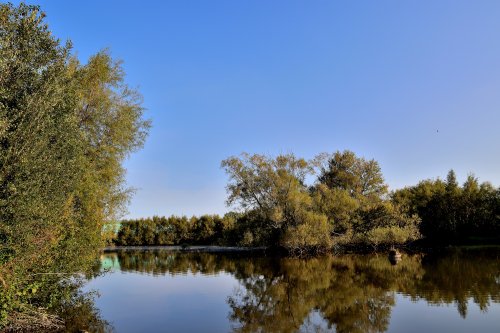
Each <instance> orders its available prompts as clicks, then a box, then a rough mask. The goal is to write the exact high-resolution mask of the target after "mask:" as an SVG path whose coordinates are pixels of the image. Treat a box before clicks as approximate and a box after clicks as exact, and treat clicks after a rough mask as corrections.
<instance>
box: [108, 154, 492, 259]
mask: <svg viewBox="0 0 500 333" xmlns="http://www.w3.org/2000/svg"><path fill="white" fill-rule="evenodd" d="M222 167H223V168H224V169H225V170H226V172H227V173H228V175H229V184H228V186H227V190H228V194H229V196H228V201H227V202H228V204H229V205H233V207H236V208H237V209H238V213H235V212H232V213H228V214H226V215H225V216H224V217H219V216H202V217H199V218H196V217H193V218H190V219H188V218H186V217H180V218H179V217H170V218H160V217H154V218H152V219H141V220H136V221H124V222H123V223H122V226H121V228H120V231H119V233H118V235H117V237H116V239H115V243H116V244H119V245H179V244H204V245H209V244H217V245H238V246H272V247H281V248H284V249H286V250H288V251H289V252H292V253H302V252H322V251H325V250H328V249H330V248H332V247H344V248H345V247H360V246H365V247H366V246H368V247H373V248H377V247H380V246H395V245H402V244H407V243H409V242H413V241H416V240H422V239H427V240H430V241H432V242H433V243H435V244H436V243H437V244H441V245H447V244H449V243H450V242H464V241H466V240H470V239H474V237H476V238H478V237H483V238H484V237H490V238H492V237H493V240H494V241H498V239H499V238H500V222H499V221H500V190H499V189H497V188H494V187H493V186H492V185H491V184H489V183H482V184H479V182H478V180H477V178H475V177H474V176H472V175H471V176H469V177H468V178H467V180H466V181H465V182H464V184H463V186H459V185H458V183H457V181H456V176H455V173H454V172H453V171H450V173H449V174H448V176H447V179H446V181H442V180H440V179H437V180H425V181H422V182H420V183H419V184H418V185H416V186H413V187H407V188H404V189H400V190H397V191H394V192H392V193H389V191H388V186H387V185H386V184H385V182H384V178H383V176H382V172H381V169H380V166H379V164H378V163H377V162H376V161H375V160H366V159H364V158H361V157H357V156H356V155H355V154H354V153H353V152H351V151H343V152H339V151H338V152H335V153H334V154H321V155H319V156H317V157H316V158H315V159H313V160H310V161H306V160H305V159H301V158H297V157H295V156H294V155H293V154H286V155H280V156H277V157H275V158H272V157H268V156H263V155H249V154H243V155H242V156H240V157H230V158H228V159H226V160H224V161H223V162H222ZM311 176H315V178H314V181H313V183H312V184H307V182H306V180H310V179H311ZM495 238H496V240H495ZM476 241H477V240H476Z"/></svg>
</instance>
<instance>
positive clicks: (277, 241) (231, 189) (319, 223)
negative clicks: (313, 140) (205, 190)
mask: <svg viewBox="0 0 500 333" xmlns="http://www.w3.org/2000/svg"><path fill="white" fill-rule="evenodd" d="M222 167H223V168H224V169H225V170H226V172H227V173H228V175H229V178H230V182H229V184H228V186H227V190H228V193H229V198H228V204H238V205H239V206H240V207H241V208H242V209H243V210H244V211H246V212H247V213H249V212H251V214H252V215H253V216H254V218H253V220H254V221H255V222H256V225H255V227H256V228H255V229H257V228H258V229H259V233H264V234H266V235H267V237H266V236H264V237H257V238H261V239H266V238H267V239H268V242H267V245H271V246H277V245H280V246H283V247H285V248H287V249H288V250H290V251H296V250H297V249H298V248H307V247H311V248H314V249H317V248H320V247H322V248H328V246H329V242H328V241H325V240H326V239H328V237H329V230H328V229H329V228H328V227H327V224H326V217H325V216H324V215H323V214H321V213H317V212H314V210H313V209H314V205H313V200H312V198H311V196H310V193H309V191H308V188H307V186H306V185H305V179H306V176H307V175H309V174H311V173H312V172H313V168H312V165H311V163H310V162H307V161H306V160H304V159H302V158H296V157H295V156H294V155H293V154H287V155H279V156H277V157H276V158H271V157H267V156H263V155H257V154H256V155H248V154H242V156H241V158H238V157H230V158H228V159H226V160H224V161H222ZM318 227H319V228H318ZM294 233H297V234H296V235H295V236H292V235H294ZM255 234H256V233H255V230H247V231H246V232H245V236H244V243H248V242H249V241H250V240H251V241H252V242H255V238H256V237H255Z"/></svg>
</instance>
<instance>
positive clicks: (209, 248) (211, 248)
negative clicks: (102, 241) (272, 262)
mask: <svg viewBox="0 0 500 333" xmlns="http://www.w3.org/2000/svg"><path fill="white" fill-rule="evenodd" d="M269 249H270V248H269V247H266V246H259V247H243V246H217V245H192V246H181V245H149V246H148V245H141V246H107V247H105V248H103V252H114V251H155V250H162V251H172V252H204V253H235V252H264V251H266V250H269Z"/></svg>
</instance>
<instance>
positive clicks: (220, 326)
mask: <svg viewBox="0 0 500 333" xmlns="http://www.w3.org/2000/svg"><path fill="white" fill-rule="evenodd" d="M342 258H343V257H329V258H327V257H325V258H319V259H318V260H316V259H314V260H311V261H309V262H308V263H306V261H302V260H301V261H298V260H285V259H284V260H280V261H279V263H278V262H276V261H273V260H271V261H268V259H263V258H260V259H259V258H248V257H247V258H237V257H233V258H231V257H225V256H223V255H220V256H219V255H208V254H202V255H196V254H192V255H189V256H188V255H174V254H170V253H162V252H158V253H146V252H144V253H142V252H137V253H122V254H121V255H120V256H118V255H117V254H116V253H111V254H106V255H103V256H102V257H101V264H102V269H105V270H109V272H108V273H107V274H104V275H101V276H98V277H97V278H95V279H93V280H91V281H90V282H89V283H88V285H87V286H86V288H85V289H86V290H97V291H98V292H99V294H100V295H101V296H100V297H99V298H97V299H96V306H97V308H99V309H100V311H101V315H102V317H103V318H104V319H105V320H107V321H109V322H110V323H111V324H112V325H113V326H114V327H115V329H116V331H117V332H119V333H120V332H229V331H231V330H233V329H234V328H237V327H239V326H240V324H241V322H238V321H230V320H229V316H230V315H231V314H232V313H233V312H232V310H234V309H232V308H231V307H230V306H229V304H228V302H229V299H230V298H235V299H236V300H239V301H240V302H241V300H242V298H241V297H244V296H245V295H247V296H248V295H250V296H251V299H253V300H255V301H256V302H255V303H253V305H255V307H253V308H252V301H249V302H247V303H245V302H242V303H240V304H241V305H242V306H243V307H239V308H238V310H243V312H244V313H246V312H248V313H249V314H252V313H253V315H254V316H253V317H252V316H251V315H250V316H247V315H246V314H244V315H243V318H244V320H247V319H248V321H247V324H248V323H251V322H252V321H254V320H257V321H258V322H259V324H258V325H257V326H256V327H262V326H259V325H260V322H261V320H264V321H263V322H266V321H265V320H266V319H265V316H266V315H271V316H272V317H271V318H268V319H270V321H267V322H266V324H263V325H264V327H274V326H273V325H274V324H275V323H283V320H286V321H290V320H294V319H293V318H291V317H289V314H285V312H287V311H288V310H289V308H288V306H290V304H288V305H286V304H285V305H286V306H285V307H283V304H281V305H279V304H280V302H281V303H283V302H284V303H287V299H288V298H286V297H285V298H283V299H281V298H280V295H281V296H283V295H282V292H281V291H280V290H281V289H280V288H277V287H278V286H276V284H277V283H278V281H281V282H282V283H285V281H284V280H287V281H288V282H286V283H289V282H290V281H292V282H290V284H289V285H287V288H289V289H286V288H285V289H284V290H286V293H290V294H291V295H292V297H291V298H289V299H288V301H290V302H292V308H294V309H295V312H293V311H292V312H293V313H294V316H295V315H297V314H299V315H298V316H296V317H297V318H295V319H296V320H298V321H299V322H298V323H295V324H296V325H292V327H300V331H301V332H334V331H335V325H337V324H338V321H339V320H340V321H341V322H342V321H343V319H347V321H344V330H345V328H346V327H350V326H348V325H347V326H346V325H345V322H349V320H350V319H352V320H354V322H353V326H351V328H361V327H364V328H365V329H367V327H371V329H372V330H373V329H375V327H385V328H386V329H387V332H425V333H432V332H478V333H479V332H496V333H498V332H499V331H500V330H499V329H500V303H498V301H497V303H494V302H491V301H490V302H488V301H487V300H488V298H490V297H497V296H496V295H498V288H497V287H496V285H498V283H496V284H495V282H497V279H495V278H494V277H495V276H496V273H495V272H496V271H497V268H495V267H496V264H495V262H496V261H495V260H494V258H493V259H491V258H490V259H488V260H486V259H485V257H481V256H478V257H476V260H474V261H472V262H471V261H467V262H468V263H469V265H473V266H468V264H467V263H466V261H464V264H463V265H462V266H459V267H461V268H460V269H458V270H457V271H456V272H459V271H461V272H462V273H463V275H462V274H459V275H460V276H458V275H456V274H452V275H449V276H448V277H450V278H451V279H450V280H446V281H449V286H447V287H444V288H443V286H442V285H440V284H439V282H440V278H441V277H443V275H442V274H441V273H440V272H442V267H449V266H447V264H449V263H450V262H454V261H453V260H451V261H450V260H442V261H440V264H439V265H437V264H436V265H429V264H427V265H426V266H425V269H426V270H427V273H426V275H425V278H423V280H422V281H424V282H425V284H424V285H425V286H426V287H424V289H419V288H417V289H416V290H415V289H412V288H411V287H410V286H411V283H412V281H413V280H414V279H416V278H417V275H415V274H419V277H420V278H422V276H421V274H422V267H423V266H421V264H420V261H418V260H417V261H415V262H413V263H414V264H417V266H416V267H413V266H412V265H411V264H412V261H411V258H410V257H408V258H406V261H405V262H404V264H405V265H406V266H404V265H403V266H401V265H398V266H390V264H389V263H386V262H385V261H384V258H379V257H377V256H359V257H356V258H354V257H351V259H356V260H354V261H350V260H347V261H345V263H351V264H352V263H357V265H358V266H356V267H358V269H360V270H353V267H354V266H353V267H351V268H350V269H349V270H348V271H346V273H344V271H343V268H342V267H344V266H342V265H340V266H329V265H328V264H327V263H330V264H332V263H334V264H339V263H342V262H343V261H342ZM446 258H448V259H450V258H451V259H453V258H455V259H456V258H458V257H444V259H446ZM481 258H482V261H481V260H480V259H481ZM223 259H224V260H223ZM328 259H329V260H331V261H328ZM344 259H345V258H344ZM413 259H415V257H414V258H413ZM463 259H464V258H462V260H463ZM120 260H121V262H120ZM259 260H261V261H259ZM262 260H264V261H262ZM469 260H470V258H469ZM485 260H486V261H485ZM492 260H493V261H492ZM259 262H260V264H259ZM273 265H278V266H280V269H278V270H276V271H274V270H271V271H266V268H267V269H269V268H270V267H272V266H273ZM363 265H365V266H363ZM492 265H493V266H492ZM250 267H253V268H252V269H250ZM328 267H329V268H328ZM345 267H348V266H345ZM363 267H364V268H363ZM412 267H413V270H412ZM440 267H441V268H440ZM487 267H489V268H488V269H489V270H488V269H487ZM247 268H248V270H247ZM396 268H398V270H397V271H396V272H393V270H394V269H396ZM455 268H457V267H455ZM465 268H468V269H467V270H465ZM228 269H229V270H231V272H232V273H228V272H227V270H228ZM407 269H408V271H407V272H406V273H405V271H406V270H407ZM478 269H479V271H478ZM199 270H201V271H204V272H208V273H209V274H203V273H199V272H198V273H192V272H193V271H199ZM179 272H181V273H179ZM186 272H187V273H186ZM235 272H236V273H235ZM349 272H350V273H349ZM431 272H433V273H432V274H430V273H431ZM485 272H486V276H485V275H484V274H485ZM487 272H489V273H493V274H489V273H487ZM476 273H477V274H478V275H474V274H476ZM232 274H236V276H238V278H239V279H241V280H240V281H238V280H237V279H236V278H235V277H234V275H232ZM249 274H250V275H249ZM262 274H265V275H262ZM281 274H284V275H281ZM307 274H309V276H308V277H307V278H305V275H307ZM365 274H368V275H367V276H371V277H372V280H370V279H366V276H365V278H361V280H359V281H363V283H365V284H362V285H360V284H357V282H356V281H357V278H358V277H361V276H364V275H365ZM273 275H274V276H275V277H279V278H271V276H273ZM386 275H387V276H386ZM403 276H404V277H403ZM467 276H469V278H468V279H467V278H466V277H467ZM471 276H472V277H474V279H472V280H471V279H470V277H471ZM376 277H378V278H377V280H373V279H375V278H376ZM400 277H401V279H399V278H400ZM452 277H454V278H452ZM304 278H305V279H304ZM318 278H319V279H318ZM344 278H349V279H353V280H352V281H353V283H351V284H343V283H337V282H339V281H341V280H342V279H344ZM396 278H397V279H398V281H399V282H401V283H402V284H400V285H399V286H400V287H393V288H397V289H392V290H387V291H386V292H385V293H384V289H383V288H384V287H382V286H384V285H385V283H390V282H391V281H392V282H394V279H396ZM324 279H326V280H328V281H329V282H328V284H327V285H328V289H325V290H324V292H326V293H328V295H326V294H324V293H321V292H320V293H319V294H317V295H316V296H314V293H312V294H309V292H310V291H311V290H313V291H314V288H316V287H318V288H319V289H318V290H322V288H324V287H325V285H323V284H322V282H321V281H323V280H324ZM378 279H380V281H379V280H378ZM492 279H493V280H492ZM302 280H303V282H301V281H302ZM244 281H246V282H244ZM359 281H358V282H359ZM370 281H374V284H375V285H377V282H379V283H380V286H379V287H376V288H375V289H373V288H374V286H369V285H366V283H368V284H371V282H370ZM384 281H385V282H384ZM488 281H493V285H489V286H488ZM257 282H258V283H257ZM318 282H319V284H318ZM441 282H442V281H441ZM245 283H247V284H246V286H247V287H248V288H250V289H252V288H253V286H255V285H256V284H259V285H260V284H261V283H262V286H261V287H263V288H258V287H257V288H255V289H254V290H251V291H247V290H246V289H245V287H244V285H245ZM248 283H249V284H248ZM296 283H297V284H296ZM302 283H303V284H302ZM394 285H397V284H394ZM309 286H310V287H311V288H309ZM351 286H352V288H351ZM429 286H432V288H428V287H429ZM401 287H402V288H403V289H407V290H409V291H414V292H416V294H415V295H417V296H415V295H414V297H415V298H414V299H412V298H411V296H410V293H407V292H405V293H400V292H399V291H400V290H401V289H400V288H401ZM336 288H337V289H336ZM454 288H456V289H454ZM464 288H465V289H464ZM470 288H472V289H476V291H477V294H474V293H472V289H470ZM310 289H311V290H310ZM341 289H342V290H341ZM343 289H347V290H343ZM351 289H352V290H351ZM394 290H396V291H398V292H394ZM237 291H239V293H238V292H237ZM295 291H296V292H297V293H295ZM351 292H354V293H356V292H360V294H355V295H357V296H356V297H355V298H354V301H355V302H356V303H357V304H358V305H359V306H358V305H354V303H352V301H353V300H351V301H350V302H351V303H349V301H348V303H347V304H346V306H347V308H346V309H347V310H346V312H345V313H344V312H343V311H344V310H342V309H340V308H339V310H337V312H335V311H333V312H331V313H330V316H332V315H333V316H334V317H335V316H337V315H339V316H340V317H336V318H337V319H333V321H332V318H330V320H331V322H332V323H335V324H333V326H332V325H331V324H330V323H329V321H328V320H327V319H325V318H328V317H327V316H325V314H324V313H323V312H322V309H323V308H324V307H329V305H332V304H335V303H336V302H337V301H338V302H339V303H338V304H337V306H339V305H340V307H341V308H343V304H344V303H342V302H343V299H344V298H345V297H347V300H348V299H349V297H348V296H349V294H350V293H351ZM379 292H381V293H379ZM260 293H261V294H260ZM363 295H364V296H363ZM383 295H388V296H389V297H388V299H387V303H384V302H385V301H382V303H378V306H381V307H380V308H379V310H375V312H373V311H367V310H366V309H367V308H369V307H370V306H369V305H367V304H365V305H364V302H365V301H366V300H367V299H371V298H372V297H375V298H374V299H372V300H374V301H375V303H376V301H377V299H378V300H379V301H381V300H383V298H384V296H383ZM460 295H462V296H460ZM471 295H476V296H477V295H479V296H477V297H479V298H481V297H482V296H485V297H486V299H484V301H485V302H486V303H483V306H485V308H487V310H486V311H482V310H481V309H480V307H479V305H478V303H477V302H479V301H478V300H473V298H472V297H471ZM268 296H269V297H270V298H266V297H268ZM318 296H319V298H318ZM476 296H474V297H476ZM253 297H255V298H253ZM260 297H262V298H260ZM310 297H316V298H315V299H314V300H313V303H310V304H309V305H310V306H311V308H310V310H307V311H310V312H309V315H307V312H305V313H304V316H301V315H300V310H299V308H300V307H294V306H293V305H296V304H293V302H303V301H304V302H307V301H311V298H310ZM343 297H344V298H343ZM450 297H451V298H450ZM280 299H281V301H280ZM321 299H324V300H325V301H326V302H320V300H321ZM443 299H444V300H447V299H448V300H450V302H451V303H449V304H447V303H442V300H443ZM453 299H464V302H463V303H462V304H461V307H462V314H464V313H465V319H464V318H463V317H462V316H461V315H460V311H459V307H460V306H459V305H457V303H456V301H453ZM490 299H491V298H490ZM266 300H267V301H268V303H267V305H265V304H266ZM431 300H432V301H431ZM261 301H262V302H263V303H262V304H261ZM393 301H395V304H394V305H392V304H393ZM475 301H476V302H475ZM332 302H333V303H332ZM358 302H362V303H358ZM453 302H455V303H453ZM375 303H374V304H375ZM487 303H489V304H487ZM314 304H316V305H314ZM319 304H323V305H319ZM349 304H350V305H349ZM374 304H372V306H373V305H374ZM384 304H385V305H387V306H389V311H388V312H384V310H383V308H384V306H385V305H384ZM246 306H249V307H246ZM318 306H319V307H320V308H321V307H323V308H321V309H319V308H318ZM375 306H376V305H375ZM349 307H350V308H349ZM277 308H281V310H283V311H284V312H283V313H284V314H285V315H283V316H281V318H280V319H277V318H275V317H274V315H275V314H276V312H274V311H275V310H276V311H277ZM262 309H264V310H263V312H262V313H261V312H260V311H261V310H262ZM352 311H354V312H352ZM356 311H359V312H356ZM273 313H274V315H273ZM342 313H344V314H347V315H348V317H345V316H344V314H342ZM356 313H357V314H356ZM384 313H385V315H387V316H388V317H386V318H387V319H388V321H387V323H388V324H387V326H383V325H382V326H377V324H376V323H375V322H376V321H377V319H379V320H380V319H383V316H385V315H384ZM280 314H281V312H280ZM261 315H262V316H263V317H260V316H261ZM353 315H354V316H353ZM349 316H350V317H349ZM359 316H368V317H366V318H364V319H362V318H361V320H359V321H356V320H357V319H358V318H359ZM372 316H374V317H373V318H372ZM380 316H382V317H380ZM252 318H253V319H252ZM349 318H350V319H349ZM240 319H241V318H240ZM276 320H282V321H276ZM370 321H374V323H373V325H371V324H367V322H370ZM266 325H268V326H266ZM358 325H361V326H358ZM362 325H367V326H362ZM285 326H286V325H283V326H280V325H276V326H275V327H274V328H277V327H285ZM249 327H252V326H249ZM247 328H248V327H247ZM339 328H340V326H339ZM379 329H381V328H379ZM362 330H363V328H361V331H362ZM375 331H377V329H375Z"/></svg>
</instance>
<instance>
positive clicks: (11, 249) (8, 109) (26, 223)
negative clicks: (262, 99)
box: [0, 4, 149, 329]
mask: <svg viewBox="0 0 500 333" xmlns="http://www.w3.org/2000/svg"><path fill="white" fill-rule="evenodd" d="M142 116H143V108H142V107H141V100H140V96H139V95H138V93H137V92H136V91H134V90H132V89H129V88H128V87H127V85H126V84H125V83H124V72H123V69H122V67H121V65H120V62H117V61H114V60H113V59H112V58H111V56H110V54H109V53H108V52H107V51H103V52H100V53H97V54H96V55H95V56H93V57H91V58H90V60H89V61H88V63H87V64H85V65H82V64H80V63H79V62H78V60H77V59H76V58H75V57H73V56H72V55H71V45H70V44H69V43H67V44H66V45H61V43H60V41H59V40H58V39H56V38H55V37H54V36H53V35H52V34H51V32H50V30H49V28H48V26H47V25H46V24H45V23H44V14H43V13H42V12H41V11H40V9H39V7H37V6H30V5H25V4H21V5H19V6H18V7H15V6H13V5H11V4H2V5H0V264H1V267H0V288H1V293H0V301H1V307H0V328H1V327H2V326H8V327H14V326H15V325H16V323H21V324H22V325H26V324H30V325H31V324H33V325H38V329H43V328H44V327H50V325H51V322H52V323H53V322H54V321H53V320H52V321H50V320H47V316H46V315H45V313H47V312H48V313H50V312H51V311H52V312H54V311H56V310H57V309H60V304H61V302H62V301H67V300H68V298H69V297H70V293H69V291H68V288H66V289H64V288H61V286H66V287H67V286H68V283H67V281H69V278H70V277H72V275H73V274H74V273H75V272H85V271H86V270H87V269H88V267H89V263H91V262H92V259H93V258H95V254H96V251H97V250H98V249H99V247H100V246H101V244H102V237H101V232H102V227H103V225H104V223H106V222H107V221H109V220H110V219H112V218H114V217H115V216H116V214H117V213H119V212H120V211H121V209H122V208H123V206H124V203H125V202H126V200H127V198H128V195H129V191H128V190H127V189H126V188H125V187H124V169H123V167H122V162H123V160H124V159H125V158H126V157H127V155H128V154H129V153H130V152H132V151H134V150H135V149H137V148H139V147H141V145H142V144H143V142H144V139H145V136H146V133H147V129H148V127H149V123H148V122H147V121H145V120H143V118H142ZM69 289H71V288H69ZM56 312H57V311H56ZM49 318H50V317H49ZM44 325H45V326H44Z"/></svg>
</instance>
